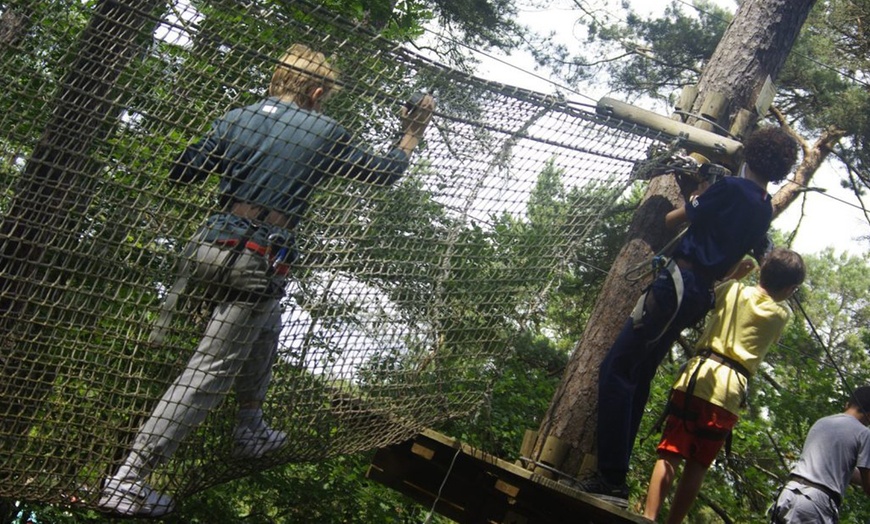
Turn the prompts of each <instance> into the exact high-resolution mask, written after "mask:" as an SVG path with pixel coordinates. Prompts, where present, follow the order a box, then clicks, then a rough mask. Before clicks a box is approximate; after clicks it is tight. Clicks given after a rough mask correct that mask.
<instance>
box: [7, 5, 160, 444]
mask: <svg viewBox="0 0 870 524" xmlns="http://www.w3.org/2000/svg"><path fill="white" fill-rule="evenodd" d="M160 3H161V2H160V0H123V1H117V0H104V1H102V2H100V3H99V4H98V5H97V6H96V7H95V8H94V11H93V14H92V16H91V19H90V21H89V24H88V27H87V28H86V29H85V30H84V31H83V33H82V36H81V38H80V46H79V49H78V52H77V53H76V55H75V57H74V59H73V62H72V64H70V67H69V69H68V70H67V73H66V75H65V77H64V79H63V81H62V83H61V86H60V87H59V89H58V93H57V96H56V97H55V99H54V101H53V103H52V105H51V106H50V107H49V108H47V110H48V111H50V112H51V114H52V117H51V119H50V121H49V123H48V124H47V126H46V128H45V130H44V131H43V134H42V137H41V138H40V140H39V142H38V143H37V144H36V146H35V147H34V150H33V152H32V154H31V156H30V159H29V160H28V162H27V165H26V166H25V168H24V172H23V173H22V175H21V178H20V179H19V180H18V183H17V185H16V187H15V195H14V198H13V200H12V203H11V205H10V206H9V209H8V212H7V213H6V215H5V216H4V217H3V220H2V223H0V268H3V270H2V272H0V341H2V346H0V371H2V373H0V392H2V396H0V415H2V417H3V418H2V419H0V429H2V430H4V434H5V432H8V433H12V434H20V433H21V432H22V431H24V430H26V427H27V422H26V419H27V418H28V417H30V416H32V415H33V411H34V410H35V409H36V408H37V407H38V406H39V404H40V403H41V401H42V398H43V397H44V395H45V394H46V393H47V391H48V390H49V389H50V388H51V385H52V382H53V378H54V368H53V364H52V359H51V354H52V341H50V340H43V338H45V337H42V336H41V333H44V332H45V326H48V325H51V324H53V323H61V322H63V319H62V318H61V317H59V315H62V314H63V311H62V310H61V309H60V308H56V307H54V306H53V304H55V303H56V301H57V297H58V296H60V294H61V293H62V289H63V283H64V281H65V279H66V278H67V276H68V275H67V273H68V272H69V268H70V264H72V263H73V261H74V260H75V257H74V256H71V254H72V253H74V252H75V245H76V244H77V239H78V238H79V235H81V234H82V233H83V231H85V229H86V225H87V220H86V213H85V212H86V210H87V207H88V205H89V203H90V200H91V197H92V193H93V191H94V187H95V186H96V184H97V182H98V180H99V176H100V170H101V167H102V164H101V163H100V162H99V161H98V160H96V159H95V155H94V154H93V152H94V150H95V148H96V147H98V146H99V145H100V144H101V143H102V141H104V140H105V139H106V137H107V136H109V134H110V133H111V131H112V130H113V129H114V127H115V126H116V125H117V124H118V122H119V116H120V115H119V113H120V110H121V108H122V107H123V106H122V105H121V104H120V103H119V102H118V92H119V90H118V85H117V84H118V81H119V78H120V77H121V75H122V73H123V72H124V70H125V69H126V68H127V66H128V65H129V64H130V62H131V61H132V60H133V58H134V57H135V56H137V55H138V54H140V53H141V51H142V50H143V49H144V47H143V45H144V44H147V43H149V42H150V38H151V34H152V31H153V25H154V24H155V21H154V20H155V19H154V18H153V17H152V16H151V15H152V14H153V11H154V10H155V8H156V7H157V6H158V5H160ZM37 310H38V311H41V312H42V313H41V314H43V315H44V316H48V317H50V318H41V319H38V318H37V315H36V313H35V312H36V311H37Z"/></svg>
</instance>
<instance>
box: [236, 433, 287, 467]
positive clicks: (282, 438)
mask: <svg viewBox="0 0 870 524" xmlns="http://www.w3.org/2000/svg"><path fill="white" fill-rule="evenodd" d="M233 438H234V439H235V441H236V444H235V446H234V447H233V457H235V458H253V459H257V458H260V457H262V456H263V455H265V454H266V453H271V452H273V451H277V450H279V449H281V448H283V447H284V446H286V445H287V434H286V433H284V432H283V431H278V430H276V429H272V428H270V427H268V426H266V425H262V426H260V427H258V428H251V427H248V426H245V427H237V428H236V430H235V431H234V432H233Z"/></svg>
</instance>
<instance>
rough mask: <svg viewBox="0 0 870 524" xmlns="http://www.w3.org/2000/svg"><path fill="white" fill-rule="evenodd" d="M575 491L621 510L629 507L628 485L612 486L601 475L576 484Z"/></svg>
mask: <svg viewBox="0 0 870 524" xmlns="http://www.w3.org/2000/svg"><path fill="white" fill-rule="evenodd" d="M574 489H577V490H580V491H583V492H585V493H588V494H590V495H593V496H594V497H595V498H599V499H601V500H603V501H605V502H609V503H611V504H613V505H615V506H619V507H620V508H627V507H628V484H626V483H625V482H623V483H622V484H611V483H610V482H607V480H605V479H604V477H602V476H601V473H595V474H594V475H592V476H591V477H588V478H586V479H583V480H579V481H577V482H575V483H574Z"/></svg>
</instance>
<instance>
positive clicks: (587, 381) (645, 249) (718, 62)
mask: <svg viewBox="0 0 870 524" xmlns="http://www.w3.org/2000/svg"><path fill="white" fill-rule="evenodd" d="M813 3H814V1H813V0H746V1H745V2H743V3H742V4H741V6H740V8H739V10H738V11H737V13H736V15H735V17H734V19H733V20H732V22H731V25H730V26H729V27H728V29H727V30H726V32H725V34H724V35H723V37H722V40H721V42H720V43H719V45H718V47H717V48H716V51H715V52H714V54H713V56H712V57H711V59H710V62H709V63H708V64H707V67H706V68H705V71H704V74H703V75H702V77H701V80H700V82H699V84H698V91H699V94H698V98H697V99H696V101H695V104H694V108H693V113H696V114H700V112H701V110H700V108H702V107H704V104H705V101H707V98H708V96H709V95H710V94H713V93H715V94H718V95H721V96H723V97H724V98H725V99H726V100H728V101H730V104H728V105H727V107H726V110H725V111H723V112H722V113H721V114H722V115H723V116H722V118H718V115H715V116H714V118H718V123H719V125H720V126H721V127H724V128H726V129H727V128H728V127H729V125H730V118H731V117H730V115H731V114H734V113H736V112H737V111H738V110H739V109H742V108H745V109H748V110H752V111H754V107H755V103H756V99H757V98H758V95H759V93H760V92H761V90H762V86H763V85H764V82H765V79H766V78H767V77H768V75H769V76H770V77H771V78H776V75H777V73H778V72H779V70H780V69H781V67H782V65H783V63H784V62H785V59H786V57H787V56H788V53H789V51H790V50H791V47H792V45H793V44H794V41H795V39H796V37H797V34H798V32H799V30H800V27H801V26H802V25H803V23H804V21H805V20H806V18H807V16H808V15H809V11H810V8H811V7H812V5H813ZM681 201H682V198H681V195H680V189H679V188H678V187H677V185H676V183H675V182H674V180H673V179H672V178H671V177H659V178H658V179H654V180H653V181H652V182H651V183H650V185H649V188H648V189H647V193H646V195H645V197H644V203H643V205H642V206H641V208H640V209H638V211H637V212H636V213H635V215H634V217H633V219H632V224H631V229H630V234H629V241H628V243H627V244H626V246H625V247H624V248H623V249H622V251H620V253H619V255H618V256H617V258H616V261H615V262H614V264H613V267H612V268H611V270H610V273H609V274H608V276H607V280H606V282H605V284H604V287H603V289H602V291H601V294H600V295H599V297H598V300H597V302H596V305H595V308H594V310H593V313H592V316H591V317H590V320H589V323H588V324H587V326H588V327H587V329H586V331H585V332H584V333H583V337H582V339H581V340H580V341H579V343H578V344H577V346H576V348H575V349H574V353H573V354H572V356H571V359H570V361H569V363H568V366H567V368H566V371H565V374H564V376H563V378H562V383H561V384H560V386H559V388H558V389H557V391H556V394H555V395H554V397H553V401H552V402H551V404H550V407H549V409H548V411H547V413H546V415H545V416H544V419H543V421H542V423H541V426H540V429H539V431H538V438H537V441H536V444H535V448H534V450H533V452H532V458H533V459H535V460H540V459H541V451H542V449H543V448H544V446H545V444H546V443H547V438H548V437H555V438H556V439H558V441H561V442H562V443H563V444H565V445H567V446H568V449H567V453H566V454H565V455H564V458H561V457H560V460H556V461H555V462H556V463H551V464H549V465H551V466H553V467H556V468H557V469H559V470H561V471H563V472H565V473H568V474H571V475H575V474H577V473H578V470H579V469H580V466H581V464H583V461H584V458H585V457H586V455H587V454H589V455H590V456H592V455H593V452H594V450H595V438H596V417H597V404H598V398H597V388H598V366H599V364H600V363H601V361H602V360H603V358H604V356H605V354H606V353H607V351H608V350H609V349H610V346H611V344H612V343H613V341H614V340H615V339H616V335H617V334H618V332H619V330H620V329H621V327H622V325H623V324H624V323H625V321H626V320H627V318H628V315H629V313H630V312H631V309H632V307H633V306H634V304H635V302H636V301H637V299H638V297H639V296H640V293H641V290H642V287H643V286H644V285H645V284H646V283H647V282H642V283H631V282H629V281H627V280H626V278H625V276H624V275H625V272H626V270H627V269H629V268H633V267H637V266H638V265H640V264H643V263H644V262H645V261H647V260H649V258H650V256H651V255H652V254H654V253H655V252H657V251H658V250H659V249H661V247H662V246H663V245H664V244H665V243H666V242H667V241H668V240H669V239H670V238H671V237H672V236H673V234H674V233H673V232H670V231H665V228H664V215H665V214H666V213H667V212H668V211H669V210H671V209H672V208H673V207H674V206H675V205H677V204H678V203H679V202H681ZM592 464H593V463H591V462H589V463H587V466H584V469H585V468H586V467H591V466H592Z"/></svg>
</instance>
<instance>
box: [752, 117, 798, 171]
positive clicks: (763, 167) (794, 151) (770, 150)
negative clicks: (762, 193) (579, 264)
mask: <svg viewBox="0 0 870 524" xmlns="http://www.w3.org/2000/svg"><path fill="white" fill-rule="evenodd" d="M743 155H744V159H745V160H746V164H747V165H748V166H749V168H750V169H752V171H753V172H754V173H755V174H756V175H758V176H760V177H764V178H766V179H767V181H768V182H782V181H783V180H785V177H786V176H788V174H789V173H790V172H791V170H792V168H793V167H794V165H795V162H797V157H798V143H797V141H796V140H795V139H794V138H792V137H791V136H790V135H789V134H788V133H786V132H785V131H784V130H783V129H782V128H779V127H774V126H767V127H762V128H760V129H758V130H757V131H755V132H754V133H752V134H751V135H750V136H749V138H747V139H746V144H745V145H744V149H743Z"/></svg>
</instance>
